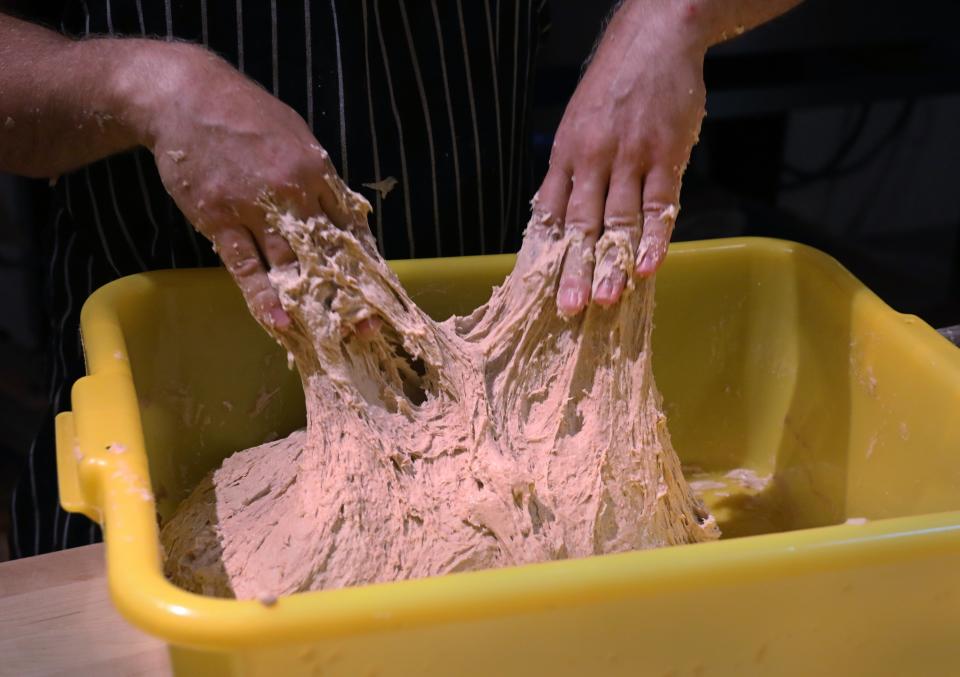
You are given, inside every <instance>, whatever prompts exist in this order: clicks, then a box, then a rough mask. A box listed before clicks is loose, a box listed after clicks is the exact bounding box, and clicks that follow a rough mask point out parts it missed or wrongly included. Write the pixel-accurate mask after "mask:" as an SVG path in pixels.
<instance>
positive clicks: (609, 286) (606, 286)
mask: <svg viewBox="0 0 960 677" xmlns="http://www.w3.org/2000/svg"><path fill="white" fill-rule="evenodd" d="M593 299H594V301H610V300H612V299H613V280H612V279H610V278H609V277H605V278H603V279H602V280H600V284H599V285H598V286H597V293H596V295H595V296H594V297H593Z"/></svg>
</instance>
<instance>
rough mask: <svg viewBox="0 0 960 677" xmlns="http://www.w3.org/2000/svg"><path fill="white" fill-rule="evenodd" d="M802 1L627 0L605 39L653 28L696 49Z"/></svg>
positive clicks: (644, 33) (701, 49)
mask: <svg viewBox="0 0 960 677" xmlns="http://www.w3.org/2000/svg"><path fill="white" fill-rule="evenodd" d="M801 1H802V0H681V1H677V0H624V1H623V2H622V3H621V4H620V6H619V7H618V9H617V11H616V12H615V13H614V15H613V17H612V18H611V21H610V25H609V27H608V29H607V31H606V33H605V35H604V41H605V42H606V41H610V40H611V39H612V40H613V41H619V42H622V41H623V40H626V39H629V38H630V37H637V36H644V37H649V34H650V33H649V32H650V30H651V28H654V27H655V28H656V29H657V30H659V31H662V32H663V34H664V35H666V36H669V37H670V38H671V39H672V40H676V41H677V42H679V43H681V45H680V46H681V47H683V48H686V49H690V50H693V51H696V52H705V51H706V50H707V48H709V47H710V46H712V45H715V44H717V43H719V42H723V41H725V40H728V39H730V38H733V37H736V36H738V35H740V34H742V33H744V32H745V31H748V30H750V29H751V28H754V27H756V26H759V25H760V24H763V23H766V22H767V21H770V20H771V19H774V18H776V17H778V16H780V15H781V14H784V13H785V12H787V11H788V10H790V9H792V8H793V7H795V6H797V5H799V4H800V2H801Z"/></svg>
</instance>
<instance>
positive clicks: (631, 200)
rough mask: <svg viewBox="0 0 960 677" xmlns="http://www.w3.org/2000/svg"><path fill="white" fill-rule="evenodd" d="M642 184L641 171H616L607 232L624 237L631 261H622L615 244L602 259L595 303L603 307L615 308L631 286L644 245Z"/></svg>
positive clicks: (609, 193) (609, 195) (606, 215)
mask: <svg viewBox="0 0 960 677" xmlns="http://www.w3.org/2000/svg"><path fill="white" fill-rule="evenodd" d="M640 182H641V177H640V172H639V170H638V169H634V168H632V167H620V168H617V169H615V170H614V173H613V176H612V177H611V179H610V189H609V190H608V191H607V201H606V205H605V207H604V214H603V228H604V232H605V233H607V234H611V235H612V234H614V233H617V232H620V233H623V234H624V236H625V239H626V241H627V245H626V248H627V256H628V258H629V261H627V262H624V261H622V260H621V259H622V255H621V247H618V246H615V245H614V243H611V246H610V247H609V248H608V249H607V250H606V252H604V255H603V256H602V257H601V258H600V261H599V262H598V263H597V268H596V272H594V274H593V282H594V289H595V292H594V294H593V300H594V301H595V302H596V303H598V304H600V305H602V306H609V305H613V304H614V303H616V302H617V301H619V300H620V296H621V295H622V294H623V290H624V288H625V287H626V285H627V275H628V273H632V269H633V265H634V263H633V256H632V254H633V253H634V252H635V251H636V250H637V246H638V244H639V242H640V190H641V183H640Z"/></svg>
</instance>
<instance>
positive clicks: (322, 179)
mask: <svg viewBox="0 0 960 677" xmlns="http://www.w3.org/2000/svg"><path fill="white" fill-rule="evenodd" d="M310 151H311V152H312V153H314V154H315V156H314V157H313V158H311V162H312V163H313V165H314V166H313V171H312V172H311V173H310V175H311V176H312V177H313V180H312V181H311V182H310V184H311V185H310V186H308V188H309V189H310V190H311V191H312V193H313V194H315V195H316V196H317V199H318V201H319V204H320V209H321V210H322V211H323V213H324V214H326V215H327V217H328V218H329V219H330V220H331V221H332V222H333V224H334V225H335V226H337V228H347V227H348V226H349V225H351V223H352V220H353V213H352V211H351V209H350V205H349V204H348V203H347V196H349V195H350V194H351V193H350V191H349V189H348V188H347V184H345V183H344V182H343V180H342V179H341V178H340V175H339V174H337V170H336V168H335V167H334V166H333V162H332V161H331V160H330V155H329V154H328V153H327V151H326V150H324V149H323V148H322V147H321V146H320V145H319V144H317V145H311V146H310ZM311 216H315V214H311Z"/></svg>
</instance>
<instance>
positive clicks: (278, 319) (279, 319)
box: [270, 308, 290, 331]
mask: <svg viewBox="0 0 960 677" xmlns="http://www.w3.org/2000/svg"><path fill="white" fill-rule="evenodd" d="M270 321H271V322H272V323H273V326H274V328H275V329H279V330H280V331H283V330H284V329H286V328H287V327H289V326H290V316H289V315H287V313H286V311H284V310H283V308H273V309H272V310H271V311H270Z"/></svg>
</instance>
